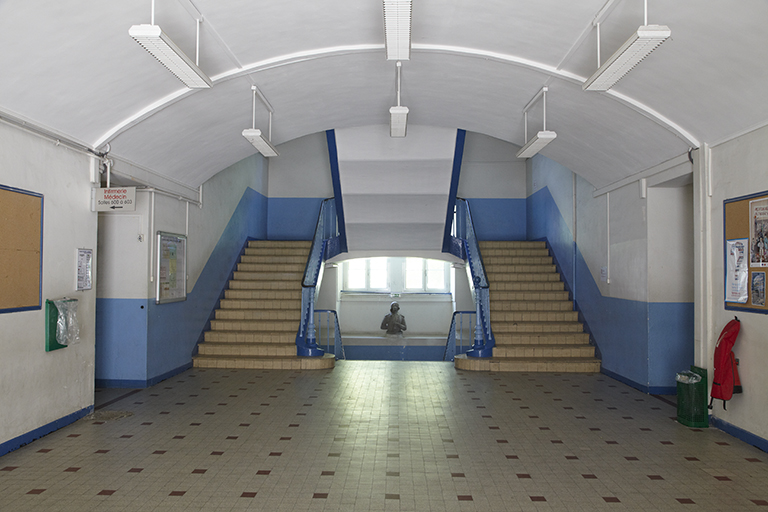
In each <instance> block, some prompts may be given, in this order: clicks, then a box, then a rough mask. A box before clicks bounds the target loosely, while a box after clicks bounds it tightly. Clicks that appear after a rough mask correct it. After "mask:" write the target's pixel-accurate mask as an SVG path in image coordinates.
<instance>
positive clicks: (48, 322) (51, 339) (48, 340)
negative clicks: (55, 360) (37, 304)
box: [45, 299, 67, 352]
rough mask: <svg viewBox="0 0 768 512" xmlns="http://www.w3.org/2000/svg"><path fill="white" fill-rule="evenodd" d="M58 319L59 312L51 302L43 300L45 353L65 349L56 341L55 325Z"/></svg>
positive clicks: (64, 346)
mask: <svg viewBox="0 0 768 512" xmlns="http://www.w3.org/2000/svg"><path fill="white" fill-rule="evenodd" d="M58 319H59V310H58V309H57V308H56V304H54V303H53V301H52V300H49V299H46V300H45V351H46V352H51V351H53V350H58V349H60V348H66V347H67V346H66V345H62V344H61V343H59V342H58V341H56V323H57V322H58Z"/></svg>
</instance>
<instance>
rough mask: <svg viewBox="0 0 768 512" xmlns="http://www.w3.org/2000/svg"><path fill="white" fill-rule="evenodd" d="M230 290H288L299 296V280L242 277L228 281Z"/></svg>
mask: <svg viewBox="0 0 768 512" xmlns="http://www.w3.org/2000/svg"><path fill="white" fill-rule="evenodd" d="M229 289H230V290H262V291H264V290H267V291H271V290H278V291H280V290H282V291H285V290H290V291H292V292H293V293H297V292H298V294H299V296H301V280H296V281H246V280H244V279H233V280H231V281H229Z"/></svg>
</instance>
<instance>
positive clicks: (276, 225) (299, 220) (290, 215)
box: [267, 197, 326, 240]
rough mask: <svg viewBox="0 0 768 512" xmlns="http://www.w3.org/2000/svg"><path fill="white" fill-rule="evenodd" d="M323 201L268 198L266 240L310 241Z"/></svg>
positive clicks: (313, 198) (300, 198)
mask: <svg viewBox="0 0 768 512" xmlns="http://www.w3.org/2000/svg"><path fill="white" fill-rule="evenodd" d="M323 199H326V198H315V197H309V198H307V197H270V198H269V200H268V203H269V207H268V220H267V238H268V239H269V240H312V238H313V237H314V236H315V226H316V225H317V215H318V213H319V212H320V204H321V203H322V202H323Z"/></svg>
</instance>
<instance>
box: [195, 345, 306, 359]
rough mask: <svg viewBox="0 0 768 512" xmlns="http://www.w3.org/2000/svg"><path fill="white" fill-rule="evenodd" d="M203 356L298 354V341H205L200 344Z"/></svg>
mask: <svg viewBox="0 0 768 512" xmlns="http://www.w3.org/2000/svg"><path fill="white" fill-rule="evenodd" d="M198 354H199V355H201V356H230V357H238V356H246V357H255V356H281V357H292V356H295V355H296V343H215V342H205V343H201V344H200V345H198Z"/></svg>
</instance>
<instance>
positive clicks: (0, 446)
mask: <svg viewBox="0 0 768 512" xmlns="http://www.w3.org/2000/svg"><path fill="white" fill-rule="evenodd" d="M92 412H93V405H89V406H88V407H85V408H84V409H80V410H79V411H75V412H73V413H72V414H68V415H66V416H64V417H63V418H59V419H58V420H54V421H52V422H50V423H48V424H46V425H43V426H42V427H38V428H36V429H34V430H31V431H29V432H27V433H26V434H22V435H20V436H18V437H14V438H13V439H10V440H8V441H6V442H4V443H0V457H2V456H3V455H5V454H6V453H10V452H12V451H14V450H18V449H19V448H21V447H22V446H25V445H28V444H29V443H31V442H32V441H34V440H36V439H40V438H41V437H44V436H47V435H48V434H50V433H51V432H55V431H56V430H59V429H60V428H64V427H66V426H67V425H69V424H71V423H74V422H76V421H77V420H79V419H80V418H83V417H85V416H87V415H89V414H90V413H92Z"/></svg>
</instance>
